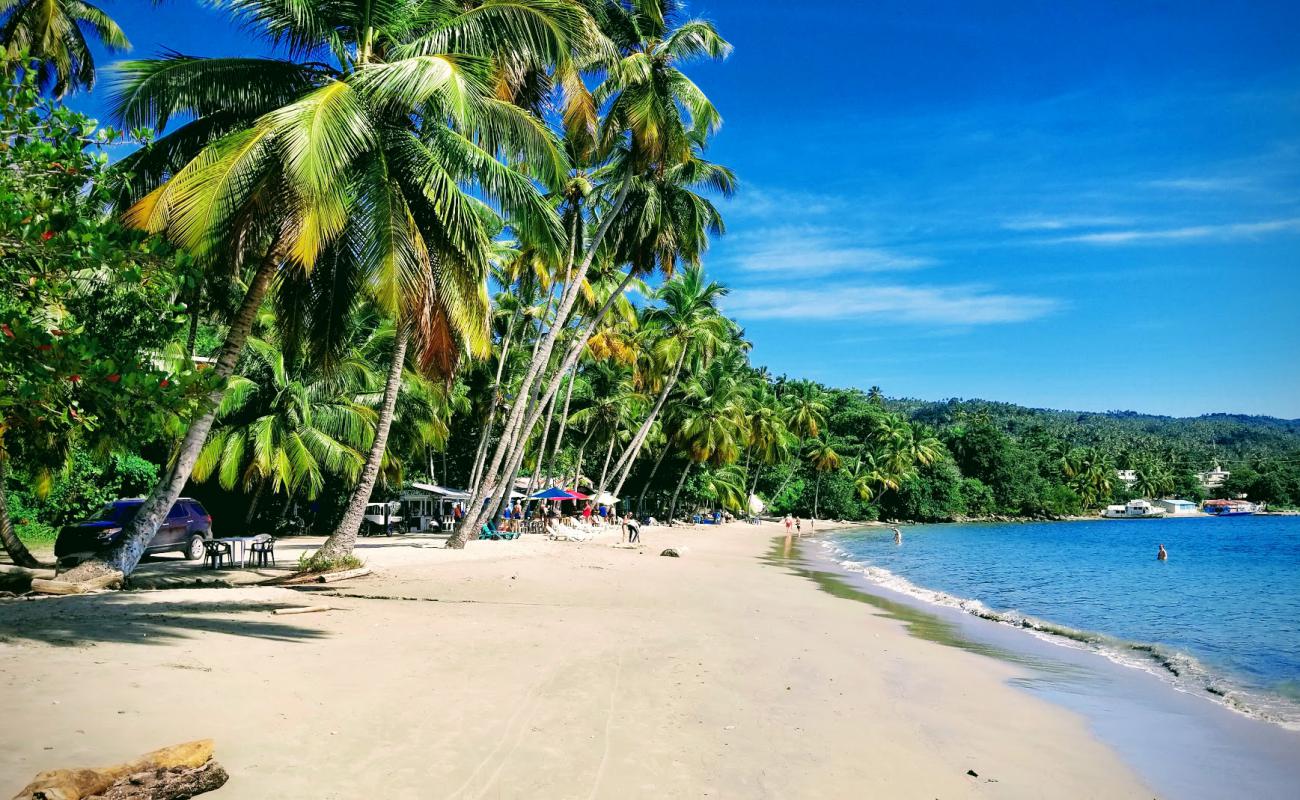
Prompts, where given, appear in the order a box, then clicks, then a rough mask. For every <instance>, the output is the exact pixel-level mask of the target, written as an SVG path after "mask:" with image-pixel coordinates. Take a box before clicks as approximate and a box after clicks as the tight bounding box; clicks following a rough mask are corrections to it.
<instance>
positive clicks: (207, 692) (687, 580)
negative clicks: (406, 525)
mask: <svg viewBox="0 0 1300 800" xmlns="http://www.w3.org/2000/svg"><path fill="white" fill-rule="evenodd" d="M817 531H818V534H822V533H827V532H829V531H830V524H829V523H824V524H823V526H818V529H817ZM643 537H644V539H645V541H646V543H647V547H646V548H644V549H643V550H635V549H628V548H618V547H614V546H612V545H613V543H614V542H615V541H616V540H617V534H612V535H611V534H608V533H606V534H602V535H601V537H600V538H598V539H597V540H595V541H593V542H587V543H560V542H548V541H545V540H541V539H525V540H522V541H520V542H518V543H516V542H478V543H471V545H470V547H468V548H467V549H466V550H464V551H447V550H444V549H442V548H441V547H438V546H436V543H435V542H433V541H431V540H429V539H428V538H424V539H418V538H417V537H393V539H390V540H383V541H373V540H364V541H363V542H362V543H361V544H360V546H359V548H358V554H359V555H361V556H362V557H363V558H364V559H366V561H367V562H368V564H369V565H370V566H372V567H373V568H374V569H375V573H374V574H373V575H371V576H366V577H365V578H362V579H357V580H354V581H345V582H342V583H340V584H334V585H331V587H330V589H329V590H327V591H317V592H312V593H305V592H292V591H289V590H286V589H270V588H248V587H245V588H233V589H175V590H167V591H150V592H126V593H116V594H105V595H94V596H82V597H70V598H55V599H52V600H39V601H30V602H28V601H13V600H11V601H5V602H4V603H2V604H0V676H2V677H0V681H2V682H3V686H4V688H5V689H7V690H8V696H9V697H10V698H11V700H10V703H9V707H10V712H11V719H13V720H15V721H16V722H17V723H18V724H15V725H12V726H10V727H8V728H7V730H6V732H5V733H4V734H3V735H0V775H4V776H6V778H5V781H6V784H5V786H0V790H3V789H5V788H7V786H8V784H9V783H13V784H14V787H13V790H16V789H17V788H18V787H20V786H21V785H22V784H23V783H25V782H26V780H28V779H29V778H30V777H31V776H32V775H34V774H35V773H36V772H37V771H39V770H41V769H48V768H54V767H63V766H91V765H95V764H99V763H111V762H113V761H116V760H120V758H122V757H124V756H127V755H131V754H134V753H136V752H142V751H144V750H147V749H149V748H152V747H156V746H161V745H165V744H169V743H174V742H177V741H184V740H188V739H193V738H201V737H213V738H215V739H216V743H217V745H216V755H217V758H218V760H219V761H221V762H222V764H223V765H225V766H226V767H227V769H228V770H229V771H230V773H231V776H232V777H231V781H230V783H229V784H227V786H226V787H225V788H223V789H221V790H220V791H219V792H217V793H214V795H213V797H214V798H218V797H220V798H227V797H229V798H259V797H266V796H273V795H276V796H287V797H305V796H317V797H324V798H329V797H337V798H349V797H356V796H363V795H365V794H366V793H367V792H372V791H374V790H377V789H382V790H385V791H386V792H387V793H389V794H392V795H393V796H399V797H430V796H432V797H458V798H468V797H483V796H493V797H496V796H500V797H541V798H550V797H557V798H558V797H573V796H585V797H593V798H595V797H601V798H603V797H677V796H701V795H703V794H709V795H713V796H716V795H722V796H736V797H751V796H782V797H808V798H813V797H848V796H888V797H893V796H928V797H934V796H939V797H944V798H952V797H990V796H992V797H1061V798H1074V797H1107V798H1110V797H1134V798H1136V797H1150V796H1152V792H1151V791H1150V789H1149V788H1148V787H1147V786H1146V784H1145V781H1144V780H1143V779H1142V778H1140V777H1139V776H1138V775H1137V774H1136V773H1135V772H1134V771H1133V770H1132V769H1131V768H1130V767H1129V766H1128V765H1127V764H1126V763H1125V762H1124V761H1123V759H1122V758H1121V757H1120V756H1119V755H1118V754H1117V753H1116V752H1115V751H1114V750H1112V749H1111V748H1110V747H1109V746H1107V745H1105V744H1102V743H1101V742H1099V741H1098V740H1097V738H1096V737H1095V736H1094V733H1093V732H1091V731H1090V730H1089V726H1088V723H1087V722H1086V720H1085V719H1084V718H1083V717H1082V716H1080V715H1079V714H1078V713H1076V712H1074V711H1071V710H1068V709H1064V708H1061V707H1059V706H1057V705H1055V704H1053V703H1052V702H1050V701H1048V700H1046V699H1043V698H1041V697H1035V696H1033V695H1032V694H1030V693H1026V692H1024V691H1022V690H1021V689H1019V688H1017V686H1016V682H1017V681H1022V680H1026V679H1028V678H1029V677H1030V673H1029V672H1028V671H1027V670H1026V668H1025V667H1024V666H1023V665H1016V664H1008V663H1005V662H1000V661H997V660H995V659H990V658H987V657H985V656H984V655H982V654H980V653H979V652H966V651H962V650H960V649H952V648H949V647H945V646H943V645H941V644H937V643H935V642H932V641H926V640H924V639H921V638H917V637H915V636H913V635H912V634H910V633H909V632H908V631H907V630H906V626H905V624H903V623H901V622H899V621H898V620H897V619H894V618H891V617H890V616H889V615H887V614H883V613H879V612H877V611H875V610H873V609H869V608H867V607H864V606H863V605H861V604H858V603H845V602H842V600H841V599H839V598H837V597H833V596H830V595H828V594H826V593H825V592H822V591H819V590H818V589H817V588H816V587H815V586H813V585H811V584H810V583H809V582H808V581H807V580H806V579H804V578H803V577H801V576H799V575H798V574H793V573H792V572H791V571H790V570H789V569H787V568H786V567H787V566H788V565H786V564H781V563H774V562H773V561H772V555H773V547H774V545H773V542H776V543H777V544H776V545H775V547H776V548H777V549H778V551H779V549H780V542H781V541H782V540H783V538H784V536H783V531H781V530H780V527H779V526H777V525H772V524H765V525H761V526H755V525H749V524H745V523H733V524H731V525H724V526H719V527H717V528H714V527H713V526H709V528H707V529H696V530H682V529H666V528H650V529H647V530H645V531H644V532H643ZM516 544H518V545H519V546H517V547H516V546H514V545H516ZM295 546H297V544H293V545H291V546H290V547H286V553H285V556H284V557H285V559H286V560H291V559H292V553H291V552H288V551H289V550H291V549H292V547H295ZM302 546H304V547H306V546H310V543H306V542H304V543H302ZM667 547H673V548H678V549H680V550H683V551H684V553H683V555H682V557H681V558H661V557H659V556H658V555H657V553H658V552H659V551H660V550H661V549H663V548H667ZM319 595H324V596H325V597H328V600H324V597H319ZM313 598H317V599H313ZM319 602H328V603H329V605H330V606H331V607H332V608H335V609H336V610H333V611H331V612H329V613H321V614H309V615H298V616H292V617H287V618H286V617H277V616H273V615H271V613H270V611H271V609H273V608H275V607H280V606H284V605H309V604H312V603H319ZM20 731H21V735H20V734H19V732H20ZM968 771H970V772H974V773H976V776H972V775H970V774H968ZM11 791H12V790H11Z"/></svg>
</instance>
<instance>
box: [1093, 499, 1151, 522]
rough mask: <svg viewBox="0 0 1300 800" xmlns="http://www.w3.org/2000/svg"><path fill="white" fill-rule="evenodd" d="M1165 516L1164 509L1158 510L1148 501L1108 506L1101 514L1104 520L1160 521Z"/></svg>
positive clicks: (1134, 501)
mask: <svg viewBox="0 0 1300 800" xmlns="http://www.w3.org/2000/svg"><path fill="white" fill-rule="evenodd" d="M1164 515H1165V510H1164V509H1163V508H1156V507H1155V506H1153V505H1151V504H1150V503H1149V502H1147V501H1146V500H1130V501H1128V502H1127V503H1125V504H1124V505H1122V506H1121V505H1114V506H1106V508H1105V509H1104V510H1103V511H1102V512H1101V516H1102V518H1103V519H1160V518H1161V517H1163V516H1164Z"/></svg>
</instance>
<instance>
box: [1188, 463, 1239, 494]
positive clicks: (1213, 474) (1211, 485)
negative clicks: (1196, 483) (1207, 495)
mask: <svg viewBox="0 0 1300 800" xmlns="http://www.w3.org/2000/svg"><path fill="white" fill-rule="evenodd" d="M1231 474H1232V473H1231V472H1228V471H1227V470H1226V469H1223V468H1221V467H1220V466H1219V465H1218V464H1217V463H1216V464H1215V465H1214V469H1212V470H1210V471H1209V472H1202V473H1199V474H1198V475H1197V476H1196V477H1198V478H1200V480H1201V486H1203V487H1205V488H1206V489H1218V488H1219V487H1221V486H1223V484H1224V483H1225V482H1226V481H1227V480H1228V476H1229V475H1231Z"/></svg>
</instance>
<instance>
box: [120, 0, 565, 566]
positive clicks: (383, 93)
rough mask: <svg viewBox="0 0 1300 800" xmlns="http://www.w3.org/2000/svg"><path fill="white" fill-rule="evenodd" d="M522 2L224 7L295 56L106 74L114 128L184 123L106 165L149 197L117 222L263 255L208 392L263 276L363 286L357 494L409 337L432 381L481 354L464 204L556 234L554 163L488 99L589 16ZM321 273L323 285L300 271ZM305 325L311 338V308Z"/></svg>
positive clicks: (202, 247)
mask: <svg viewBox="0 0 1300 800" xmlns="http://www.w3.org/2000/svg"><path fill="white" fill-rule="evenodd" d="M526 5H528V9H526V10H525V11H524V12H522V13H521V12H520V9H519V4H518V3H511V4H505V3H494V2H488V1H487V0H485V1H484V2H483V3H481V4H470V5H469V6H466V5H462V4H460V3H455V2H451V0H428V2H424V3H420V4H410V3H378V4H375V3H372V2H369V0H344V1H343V2H340V3H323V2H319V0H316V1H315V2H309V5H308V6H302V5H300V4H295V5H293V6H285V5H283V4H280V3H276V2H274V1H273V0H235V2H233V3H232V4H231V7H232V10H233V12H234V13H235V15H236V16H237V18H239V19H240V20H241V21H242V22H244V23H245V24H246V25H247V26H248V27H250V28H253V29H255V30H257V31H259V32H260V33H262V34H263V35H265V36H266V37H268V38H270V39H271V40H273V41H275V42H277V43H281V44H284V45H286V46H288V47H289V48H290V51H291V52H292V53H294V54H298V55H302V56H304V57H306V56H308V55H309V56H310V57H311V59H312V60H310V61H303V62H301V63H299V62H296V61H292V60H279V59H258V58H233V59H224V58H223V59H203V58H191V57H186V56H180V55H170V56H167V57H164V58H160V59H152V60H148V61H137V62H131V63H129V64H127V65H125V66H124V67H123V72H122V75H121V79H120V81H119V84H118V87H117V97H116V116H117V117H118V118H119V119H121V120H122V121H124V122H125V123H127V125H128V126H129V127H136V126H138V125H155V126H158V127H161V126H162V124H163V123H165V122H166V121H167V120H169V119H170V118H172V117H174V116H177V115H192V116H193V117H194V118H195V119H194V121H192V122H189V123H188V124H186V125H184V126H183V127H181V128H179V129H178V130H176V131H175V132H173V133H171V134H169V135H168V136H166V137H164V138H163V139H162V140H160V141H159V142H158V143H157V144H156V145H155V146H154V147H151V148H145V149H144V150H142V151H141V152H140V154H139V155H137V156H135V157H132V158H130V159H126V160H125V161H127V162H128V163H126V164H124V165H123V170H124V172H125V173H129V174H131V175H134V176H136V179H137V181H144V182H145V183H144V185H138V184H131V185H128V186H127V187H126V188H125V190H124V193H125V194H126V195H127V196H133V195H140V194H142V193H143V192H146V191H147V192H148V193H147V194H145V195H144V196H143V198H142V199H141V200H140V201H139V202H137V203H136V205H135V206H134V207H133V208H132V210H131V213H130V214H129V215H128V220H129V221H131V222H133V223H134V224H137V225H139V226H140V227H144V228H146V229H149V230H153V231H159V232H165V233H166V234H167V235H168V236H169V237H170V238H172V239H173V240H174V241H176V242H177V243H178V244H180V245H182V246H184V247H186V248H187V249H189V250H191V251H192V252H193V253H195V255H196V256H198V257H200V258H203V259H210V260H212V261H213V262H214V263H218V264H222V263H230V262H231V261H232V260H233V261H234V262H235V263H239V261H240V259H242V258H243V257H244V255H245V252H244V251H245V250H247V249H249V248H252V247H257V248H259V249H260V250H261V251H262V252H263V256H262V258H261V261H260V263H259V265H258V269H257V271H256V273H255V277H254V279H253V280H252V281H251V282H250V284H249V289H248V292H247V293H246V295H245V300H244V306H243V308H242V309H241V312H240V313H239V314H238V315H237V316H236V317H235V318H234V319H233V320H232V321H231V324H230V327H229V332H228V333H227V337H226V342H225V344H224V345H223V349H222V354H221V357H220V358H219V359H218V362H217V366H216V369H215V370H214V372H215V375H216V377H217V378H219V379H224V378H226V377H228V376H229V374H230V372H231V370H233V368H234V363H235V361H236V360H237V359H238V356H239V353H240V351H241V350H242V349H243V344H244V339H245V338H246V337H247V334H248V328H249V325H250V324H251V315H252V313H253V312H254V311H255V310H256V308H257V306H258V305H259V304H260V301H261V297H262V295H263V294H264V292H265V290H266V288H267V286H268V285H269V284H270V282H271V280H272V278H273V277H277V276H278V277H279V279H280V280H293V281H296V282H297V283H298V285H300V286H303V287H309V286H312V285H317V286H319V285H321V284H326V285H327V286H329V287H331V288H332V290H333V291H331V292H323V294H325V295H327V296H330V297H332V298H333V299H334V300H335V301H336V302H337V298H339V297H346V296H347V295H346V293H347V292H348V291H352V292H354V293H355V292H358V291H361V292H365V293H367V294H368V295H369V296H370V297H371V298H372V299H373V302H374V303H375V304H376V306H377V307H378V308H380V309H381V310H382V311H383V312H384V313H386V314H388V315H390V317H391V318H393V319H395V320H398V321H399V324H398V326H397V335H395V336H394V345H393V351H392V359H391V368H390V372H389V376H388V381H387V382H386V386H385V402H384V403H383V405H382V406H381V409H380V419H379V421H378V424H377V427H376V436H375V442H374V444H373V446H372V449H371V452H370V454H369V455H368V457H367V463H366V466H365V468H364V469H363V471H362V476H361V481H360V483H359V484H358V493H360V492H362V491H367V490H368V487H367V486H366V484H367V483H369V484H371V485H373V481H374V479H375V477H376V476H377V474H378V469H379V466H378V465H379V461H380V460H381V459H382V454H383V447H384V444H385V436H386V434H387V430H388V425H387V421H389V420H388V419H386V418H389V419H390V418H391V414H392V411H393V408H394V406H395V401H396V396H397V388H398V384H399V383H400V379H401V373H402V364H403V362H404V360H405V350H406V348H407V346H408V343H410V342H411V340H412V339H414V341H415V344H416V351H417V353H416V354H417V364H418V365H419V366H420V367H421V368H422V369H425V370H428V371H443V372H447V371H449V370H450V369H453V368H454V366H455V363H456V360H457V358H458V357H459V354H460V353H461V352H462V351H464V350H465V349H469V350H471V351H472V352H476V353H482V352H483V351H484V350H485V349H486V341H487V336H486V305H487V297H486V286H485V274H486V266H487V263H488V261H489V259H490V257H491V246H490V239H489V237H490V232H491V231H492V230H493V229H494V223H493V221H492V220H491V217H492V214H491V213H490V212H489V211H488V209H487V207H486V206H484V205H483V203H482V202H481V201H480V200H479V199H478V198H477V197H476V196H475V195H478V196H481V197H485V198H488V199H489V200H491V201H492V202H493V203H494V204H496V205H497V206H498V207H499V208H500V209H501V211H503V212H504V213H506V214H508V215H509V217H510V225H511V228H512V230H513V231H514V232H515V233H516V235H518V236H519V237H520V238H521V239H522V240H525V241H528V242H530V243H536V244H538V245H539V246H548V245H547V243H549V246H552V247H559V243H560V241H561V240H562V238H563V231H562V230H561V229H560V227H559V221H558V219H557V218H556V216H555V214H554V212H553V210H552V209H551V208H550V207H549V206H548V205H547V203H546V202H545V200H544V199H543V198H542V196H541V195H540V194H539V192H538V190H537V187H536V185H535V184H534V182H533V180H532V179H531V178H532V177H533V176H536V177H538V178H542V179H544V180H548V181H551V182H553V183H558V182H559V181H560V180H561V179H562V178H563V176H564V175H565V173H566V171H567V165H566V163H565V160H564V157H563V154H562V153H561V151H560V149H559V148H558V146H557V144H556V142H555V141H554V137H553V136H551V134H550V133H549V132H548V131H547V130H546V128H545V126H544V125H543V124H542V123H541V122H540V121H539V120H538V119H537V118H536V117H534V116H532V115H531V114H529V113H527V112H525V111H523V110H522V109H520V108H519V107H517V106H515V105H513V104H511V103H509V102H506V101H503V100H501V99H499V98H498V97H497V96H496V94H495V93H494V91H493V74H494V73H493V68H494V65H495V64H497V63H499V57H500V53H501V51H502V50H508V49H509V48H510V47H512V46H513V47H519V48H527V49H529V50H530V52H533V53H538V54H541V55H544V56H545V57H546V58H547V59H548V60H551V61H567V60H569V58H570V52H571V50H573V49H575V48H577V47H580V46H582V45H580V44H578V43H579V42H580V41H584V40H585V38H586V37H587V36H588V34H589V31H588V29H587V23H588V21H589V18H588V16H587V15H586V14H584V13H581V12H580V11H579V10H577V9H576V8H574V7H570V6H567V5H562V4H555V3H542V2H537V3H529V4H526ZM319 59H328V60H324V61H322V60H319ZM503 158H504V159H509V160H511V161H516V160H517V161H518V162H519V163H521V164H526V165H527V170H528V171H529V174H525V173H524V172H522V171H520V170H517V169H514V168H512V167H511V166H509V165H508V164H507V163H504V162H503V160H502V159H503ZM153 185H157V188H153V189H152V191H149V190H150V189H151V188H152V186H153ZM471 187H472V189H473V194H471V193H470V192H469V191H467V190H468V189H470V188H471ZM495 224H499V223H495ZM232 250H233V251H234V252H233V253H232V252H231V251H232ZM322 264H326V265H329V266H330V268H331V272H330V278H331V280H329V281H328V282H326V281H322V280H320V279H319V278H318V277H317V276H315V275H314V274H313V273H314V272H315V271H316V268H317V267H318V266H320V265H322ZM304 290H307V289H304ZM318 321H319V322H321V323H322V325H325V326H326V329H328V327H327V323H328V322H329V321H330V319H329V315H328V314H327V315H325V318H324V319H320V320H318ZM221 395H222V390H221V388H217V389H214V391H213V394H212V396H211V397H210V399H209V403H208V407H207V408H206V410H204V411H202V412H200V414H199V415H198V416H197V417H196V418H195V419H194V420H193V421H192V423H191V425H190V429H189V431H187V433H186V436H185V438H184V440H183V441H182V443H181V445H180V448H179V451H178V455H177V458H176V459H175V462H174V465H173V467H172V469H171V470H170V471H169V474H168V476H167V477H166V478H165V479H164V480H163V481H162V482H161V483H160V484H159V486H158V487H157V489H156V490H155V491H154V493H153V494H152V495H151V496H150V498H149V499H148V500H147V501H146V502H145V504H144V506H143V507H142V508H141V510H140V513H139V514H138V515H137V517H136V518H135V521H134V522H133V524H132V527H131V529H130V530H129V531H128V533H127V535H126V536H125V537H123V542H122V544H121V545H120V546H119V547H118V548H117V549H116V550H115V551H114V552H113V553H112V554H110V556H109V561H110V562H111V564H112V565H113V566H115V567H117V568H119V569H121V570H123V571H124V572H129V571H130V570H131V569H133V568H134V566H135V564H136V563H137V562H138V560H139V557H140V555H141V554H142V552H143V548H144V545H145V544H146V543H147V542H148V540H149V539H150V537H151V536H152V535H153V532H154V530H156V528H157V526H158V524H159V522H160V521H161V518H162V515H163V514H165V513H166V511H167V509H168V508H169V507H170V506H171V504H172V502H174V500H175V498H176V496H178V495H179V493H180V491H181V489H182V487H183V486H184V483H185V480H186V479H187V478H188V477H189V474H190V471H191V469H192V467H193V464H194V460H195V459H196V458H197V456H198V452H199V449H200V448H201V447H202V444H203V441H204V440H205V439H206V435H207V431H208V429H209V428H210V427H211V423H212V419H213V416H214V414H215V409H216V407H217V405H218V404H219V403H220V400H221ZM365 499H366V498H359V499H358V498H357V497H356V496H354V498H353V500H354V502H353V503H352V504H351V505H350V507H349V511H348V513H347V514H346V515H345V517H344V520H345V525H346V526H351V525H353V524H354V522H355V524H357V525H359V521H360V516H359V513H353V511H354V510H356V507H357V506H360V507H364V503H365ZM336 533H341V534H343V536H342V539H343V540H347V539H348V535H347V532H346V531H344V530H343V529H342V528H341V529H340V530H339V531H336ZM351 536H352V537H354V536H355V533H353V534H351Z"/></svg>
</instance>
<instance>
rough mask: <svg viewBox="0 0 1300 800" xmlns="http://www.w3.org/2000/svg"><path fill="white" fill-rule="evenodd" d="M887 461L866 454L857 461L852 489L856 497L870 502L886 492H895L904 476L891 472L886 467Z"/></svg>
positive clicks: (872, 454)
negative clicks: (854, 490)
mask: <svg viewBox="0 0 1300 800" xmlns="http://www.w3.org/2000/svg"><path fill="white" fill-rule="evenodd" d="M887 463H888V459H878V458H877V457H876V454H875V453H872V452H867V453H866V454H865V455H863V456H861V457H860V458H859V459H858V467H857V469H856V470H855V471H854V475H853V487H854V489H856V490H857V493H858V497H860V498H862V499H863V500H870V499H872V498H873V497H877V496H879V495H881V494H884V493H885V492H887V491H891V490H897V489H898V487H899V486H900V485H902V482H903V480H905V478H906V476H905V475H899V474H897V473H895V472H893V471H892V470H891V469H890V468H889V467H888V466H887Z"/></svg>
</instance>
